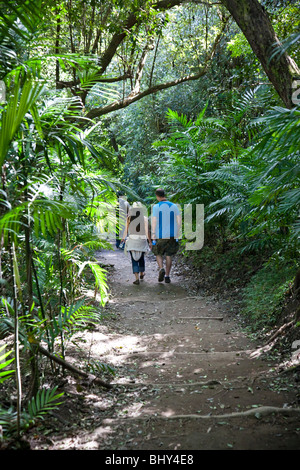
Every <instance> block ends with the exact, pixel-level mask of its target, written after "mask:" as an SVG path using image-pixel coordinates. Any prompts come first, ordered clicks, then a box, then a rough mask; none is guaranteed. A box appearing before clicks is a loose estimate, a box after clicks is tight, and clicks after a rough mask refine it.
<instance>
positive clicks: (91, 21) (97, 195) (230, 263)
mask: <svg viewBox="0 0 300 470" xmlns="http://www.w3.org/2000/svg"><path fill="white" fill-rule="evenodd" d="M299 26H300V8H299V3H298V2H297V1H292V0H291V1H289V0H277V1H269V0H261V1H258V0H239V1H238V0H222V1H219V2H215V1H213V0H211V1H210V0H203V1H198V0H194V1H193V0H191V1H180V0H169V1H167V0H158V1H152V0H125V1H119V0H109V1H101V0H87V1H81V0H77V1H74V0H61V1H55V0H45V1H41V0H37V1H34V2H33V1H32V0H26V1H11V0H8V1H5V2H1V6H0V80H1V82H0V85H1V96H0V163H1V189H0V193H1V197H0V212H1V219H0V232H1V240H0V243H1V253H0V289H1V304H0V339H1V349H0V384H1V385H0V387H1V389H2V390H3V389H4V388H5V387H8V386H13V389H14V400H13V402H12V403H10V404H7V403H0V428H1V429H2V432H3V436H4V439H5V438H6V437H7V436H11V435H16V436H20V435H22V433H23V432H24V430H26V428H27V427H28V426H29V425H30V424H32V423H34V422H35V420H37V419H39V418H40V417H41V416H43V414H45V413H47V411H49V410H51V409H52V407H55V406H56V404H57V401H59V398H60V397H59V394H58V393H57V390H56V388H55V387H54V388H47V387H46V384H47V377H46V375H44V374H41V364H42V363H43V361H44V360H45V358H46V357H47V358H48V359H49V358H50V366H51V368H49V374H51V373H53V374H54V373H55V372H56V371H57V369H58V368H59V367H65V368H66V369H67V368H68V364H67V363H66V362H64V359H65V357H64V350H65V345H66V342H67V341H71V340H72V336H73V335H74V333H75V332H77V331H80V330H81V329H85V328H92V327H93V323H94V322H99V321H101V316H102V313H103V312H102V306H103V305H104V304H105V301H106V296H107V284H106V273H105V269H104V268H103V267H102V266H100V265H99V264H98V263H97V262H96V260H95V257H94V253H95V251H96V250H99V249H103V248H107V247H108V246H109V244H108V241H107V239H106V236H105V234H106V232H107V231H108V230H109V229H111V228H112V227H114V224H115V221H114V220H113V217H111V216H110V214H111V211H110V208H111V207H115V205H116V201H117V196H116V191H117V190H118V189H123V190H125V192H126V195H127V197H128V200H129V201H130V202H133V201H135V200H140V201H142V202H144V203H145V204H149V205H150V204H151V203H152V202H154V200H155V198H154V191H155V188H156V187H163V188H165V190H166V191H167V194H168V197H169V198H170V199H171V200H172V201H174V202H176V203H178V204H181V205H182V206H183V205H184V204H187V205H193V204H204V206H205V245H204V248H203V249H202V250H201V251H199V252H198V251H189V252H188V251H185V250H184V246H185V243H186V241H187V239H186V237H185V234H184V233H183V239H182V241H181V245H182V257H183V258H184V260H185V262H187V263H190V264H191V265H192V266H193V269H200V270H201V271H202V272H203V276H204V285H205V286H206V287H207V288H209V289H211V290H214V289H216V290H218V291H219V292H220V293H221V294H225V295H226V293H228V292H230V293H231V294H233V293H234V292H236V291H238V298H239V302H240V306H241V311H242V312H243V314H244V315H245V318H247V321H249V323H250V325H251V328H252V330H253V331H258V330H259V331H261V330H268V329H270V328H272V327H274V326H278V327H279V326H280V325H281V324H282V323H281V322H283V323H285V322H286V321H287V320H286V319H285V318H284V319H282V312H283V311H284V307H285V306H287V305H292V306H293V307H292V309H291V310H290V311H289V312H290V313H291V315H292V316H291V317H289V320H292V322H291V325H292V328H293V331H294V332H295V333H294V338H297V337H298V338H299V324H300V316H299V291H300V271H299V270H300V266H299V236H300V219H299V207H300V190H299V181H300V163H299V161H300V160H299V155H300V147H299V142H300V126H299V123H300V108H299V104H300V69H299V68H298V66H297V64H299V63H300V34H299ZM96 294H97V295H98V298H99V299H100V301H99V302H98V303H95V302H93V301H92V300H93V299H94V298H95V296H96ZM297 296H298V300H297ZM297 309H298V310H297ZM297 328H298V329H297ZM11 338H13V348H10V346H8V345H10V344H11ZM50 366H49V367H50ZM89 367H90V369H88V368H89ZM91 368H92V370H93V372H95V371H96V372H97V371H98V372H100V373H101V372H109V370H108V368H107V366H106V365H105V364H101V363H97V364H92V365H91V364H89V366H88V365H82V370H81V373H82V374H87V373H88V372H89V371H91ZM43 370H44V369H43ZM0 439H2V437H1V436H0Z"/></svg>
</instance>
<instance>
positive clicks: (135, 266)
mask: <svg viewBox="0 0 300 470" xmlns="http://www.w3.org/2000/svg"><path fill="white" fill-rule="evenodd" d="M129 253H130V256H131V261H132V272H133V274H134V275H135V281H134V283H135V284H138V283H139V263H138V261H135V260H134V259H133V256H132V253H131V251H130V252H129Z"/></svg>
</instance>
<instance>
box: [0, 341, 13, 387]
mask: <svg viewBox="0 0 300 470" xmlns="http://www.w3.org/2000/svg"><path fill="white" fill-rule="evenodd" d="M5 347H6V345H4V346H1V347H0V353H1V351H3V349H5ZM11 353H12V351H7V352H6V353H4V354H2V355H1V356H0V384H1V383H3V382H5V380H8V379H10V378H11V376H12V374H14V372H15V371H14V370H11V369H9V370H4V369H5V368H6V367H8V366H9V365H10V364H11V363H12V362H13V361H14V358H13V359H8V360H7V361H5V362H4V360H5V359H6V358H7V357H8V356H10V355H11Z"/></svg>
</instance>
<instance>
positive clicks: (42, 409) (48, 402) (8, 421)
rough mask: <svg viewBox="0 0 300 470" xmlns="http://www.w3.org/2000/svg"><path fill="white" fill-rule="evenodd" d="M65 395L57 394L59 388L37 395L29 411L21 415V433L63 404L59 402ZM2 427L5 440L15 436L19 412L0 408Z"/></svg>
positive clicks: (30, 404) (41, 391)
mask: <svg viewBox="0 0 300 470" xmlns="http://www.w3.org/2000/svg"><path fill="white" fill-rule="evenodd" d="M62 396H63V393H57V387H54V388H53V389H47V390H46V389H42V390H39V391H38V393H37V395H36V396H35V397H33V398H32V399H31V400H30V402H29V403H28V410H27V411H25V410H23V411H22V413H21V420H20V423H21V431H22V432H25V431H26V430H27V429H28V428H29V427H30V426H33V425H34V424H36V422H37V421H39V420H41V419H44V416H45V415H46V414H47V413H49V412H51V411H52V410H55V409H57V408H58V407H59V405H60V404H61V403H60V402H59V401H58V400H59V399H60V398H61V397H62ZM0 426H1V427H2V431H3V436H4V439H7V438H9V437H11V436H14V435H15V434H16V431H17V412H16V411H15V409H14V408H13V407H10V408H8V409H5V408H3V407H0Z"/></svg>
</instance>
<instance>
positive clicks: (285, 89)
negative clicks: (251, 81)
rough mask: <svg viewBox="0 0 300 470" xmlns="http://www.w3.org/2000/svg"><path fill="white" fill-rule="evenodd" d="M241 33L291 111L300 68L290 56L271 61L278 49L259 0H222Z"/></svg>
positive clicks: (281, 55)
mask: <svg viewBox="0 0 300 470" xmlns="http://www.w3.org/2000/svg"><path fill="white" fill-rule="evenodd" d="M221 1H222V3H223V5H224V6H225V7H226V8H227V10H228V11H229V12H230V13H231V15H232V16H233V18H234V20H235V21H236V23H237V24H238V26H239V27H240V29H241V30H242V32H243V33H244V35H245V37H246V39H247V41H248V42H249V44H250V46H251V48H252V50H253V52H254V53H255V55H256V57H257V58H258V60H259V61H260V63H261V65H262V67H263V69H264V71H265V72H266V74H267V76H268V78H269V79H270V81H271V82H272V84H273V86H274V87H275V89H276V91H277V93H278V95H279V96H280V98H281V99H282V101H283V103H284V104H285V106H286V107H287V108H289V109H290V108H292V107H293V103H292V83H293V80H294V79H295V78H297V77H300V69H299V68H298V66H297V64H296V63H295V62H294V60H293V59H291V57H290V56H289V55H288V54H286V53H283V54H277V55H276V56H275V57H274V58H273V59H272V60H271V61H270V56H271V55H272V53H273V52H274V45H276V46H280V41H279V40H278V38H277V36H276V34H275V31H274V29H273V26H272V24H271V21H270V19H269V16H268V14H267V12H266V10H265V9H264V7H263V6H262V5H261V4H260V3H259V1H258V0H221Z"/></svg>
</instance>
